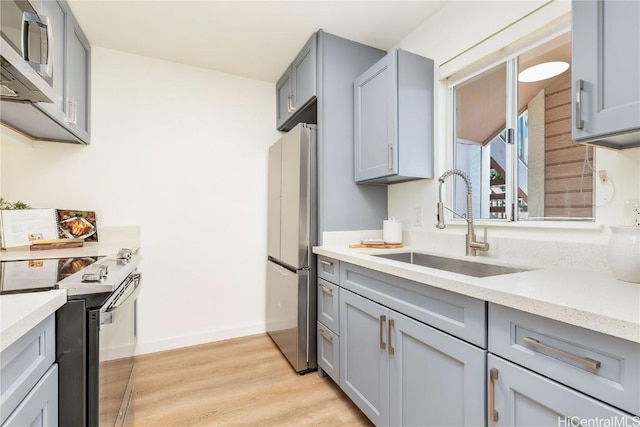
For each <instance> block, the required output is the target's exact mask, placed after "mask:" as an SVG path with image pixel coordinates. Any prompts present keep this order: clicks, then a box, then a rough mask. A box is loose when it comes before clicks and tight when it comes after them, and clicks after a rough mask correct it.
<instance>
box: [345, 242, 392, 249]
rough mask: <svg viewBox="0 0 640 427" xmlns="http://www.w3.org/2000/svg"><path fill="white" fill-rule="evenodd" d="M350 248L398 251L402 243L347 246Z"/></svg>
mask: <svg viewBox="0 0 640 427" xmlns="http://www.w3.org/2000/svg"><path fill="white" fill-rule="evenodd" d="M349 247H350V248H377V249H398V248H401V247H402V243H382V244H380V243H373V244H362V243H358V244H355V245H349Z"/></svg>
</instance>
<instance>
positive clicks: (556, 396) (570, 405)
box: [487, 354, 638, 427]
mask: <svg viewBox="0 0 640 427" xmlns="http://www.w3.org/2000/svg"><path fill="white" fill-rule="evenodd" d="M487 369H488V371H487V377H488V406H489V407H488V418H489V422H488V426H505V427H507V426H509V427H519V426H536V427H542V426H549V427H558V426H567V427H569V426H605V425H609V426H633V425H638V417H632V416H630V415H629V414H627V413H624V412H622V411H620V410H617V409H615V408H613V407H611V406H609V405H606V404H604V403H602V402H600V401H598V400H595V399H593V398H591V397H588V396H586V395H584V394H582V393H579V392H577V391H575V390H573V389H571V388H569V387H565V386H563V385H561V384H559V383H557V382H555V381H552V380H550V379H548V378H546V377H543V376H542V375H538V374H536V373H534V372H532V371H529V370H527V369H524V368H522V367H520V366H518V365H516V364H514V363H511V362H508V361H506V360H503V359H501V358H500V357H497V356H494V355H492V354H489V356H488V359H487Z"/></svg>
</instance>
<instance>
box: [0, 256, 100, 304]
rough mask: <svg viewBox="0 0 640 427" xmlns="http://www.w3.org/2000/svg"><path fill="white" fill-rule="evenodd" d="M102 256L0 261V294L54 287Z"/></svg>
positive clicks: (36, 290)
mask: <svg viewBox="0 0 640 427" xmlns="http://www.w3.org/2000/svg"><path fill="white" fill-rule="evenodd" d="M100 258H102V257H76V258H56V259H39V260H33V259H32V260H22V261H2V262H0V295H6V294H16V293H23V292H38V291H48V290H51V289H56V288H57V285H56V283H57V282H59V281H60V280H62V279H64V278H65V277H67V276H70V275H72V274H73V273H76V272H78V271H80V270H82V269H83V268H85V267H87V266H89V265H91V264H93V263H94V262H96V261H98V259H100Z"/></svg>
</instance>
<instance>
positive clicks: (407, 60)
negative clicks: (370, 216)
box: [353, 49, 434, 184]
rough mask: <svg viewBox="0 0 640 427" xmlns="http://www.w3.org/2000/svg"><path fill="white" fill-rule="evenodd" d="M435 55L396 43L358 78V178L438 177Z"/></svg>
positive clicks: (388, 180)
mask: <svg viewBox="0 0 640 427" xmlns="http://www.w3.org/2000/svg"><path fill="white" fill-rule="evenodd" d="M433 97H434V93H433V60H431V59H428V58H424V57H422V56H419V55H415V54H413V53H411V52H406V51H404V50H401V49H395V50H393V51H391V52H389V53H388V54H387V55H386V56H385V57H384V58H382V59H381V60H380V61H378V62H377V63H376V64H374V65H373V66H371V68H369V69H368V70H367V71H365V72H364V73H363V74H362V75H360V76H359V77H358V78H357V79H356V80H355V81H354V101H353V102H354V127H355V129H354V130H355V132H354V157H355V161H354V171H355V181H356V182H360V183H363V182H368V183H376V184H380V183H388V184H391V183H396V182H404V181H410V180H414V179H420V178H433V120H434V116H433Z"/></svg>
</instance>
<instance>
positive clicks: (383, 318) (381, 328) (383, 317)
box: [379, 315, 387, 350]
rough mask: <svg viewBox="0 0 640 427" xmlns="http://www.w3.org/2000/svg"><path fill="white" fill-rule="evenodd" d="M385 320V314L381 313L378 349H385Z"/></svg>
mask: <svg viewBox="0 0 640 427" xmlns="http://www.w3.org/2000/svg"><path fill="white" fill-rule="evenodd" d="M386 321H387V316H385V315H382V316H380V324H379V325H380V350H385V349H386V348H387V344H385V342H384V339H383V331H382V330H383V329H384V324H385V322H386Z"/></svg>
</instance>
